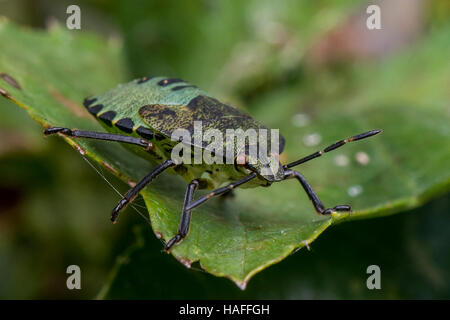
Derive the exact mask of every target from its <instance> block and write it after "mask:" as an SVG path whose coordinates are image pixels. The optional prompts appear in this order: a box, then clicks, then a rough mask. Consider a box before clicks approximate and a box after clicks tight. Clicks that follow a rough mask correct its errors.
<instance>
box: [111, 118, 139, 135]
mask: <svg viewBox="0 0 450 320" xmlns="http://www.w3.org/2000/svg"><path fill="white" fill-rule="evenodd" d="M115 126H116V127H117V128H119V129H120V130H122V131H124V132H127V133H132V132H133V127H134V122H133V120H131V119H130V118H123V119H120V120H119V121H117V122H116V123H115Z"/></svg>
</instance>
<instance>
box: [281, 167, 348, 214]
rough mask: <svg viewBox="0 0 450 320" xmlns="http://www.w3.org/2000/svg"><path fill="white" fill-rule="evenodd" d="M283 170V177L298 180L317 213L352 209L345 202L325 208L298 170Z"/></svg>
mask: <svg viewBox="0 0 450 320" xmlns="http://www.w3.org/2000/svg"><path fill="white" fill-rule="evenodd" d="M284 172H285V173H284V177H285V179H290V178H296V179H297V180H298V181H299V182H300V184H301V185H302V187H303V189H304V190H305V192H306V194H307V195H308V197H309V199H310V200H311V202H312V203H313V206H314V209H315V210H316V212H317V213H319V214H323V215H326V214H332V213H333V212H350V211H351V210H352V209H351V207H350V206H349V205H346V204H345V205H338V206H335V207H334V208H328V209H325V206H324V205H323V203H322V201H320V199H319V197H318V196H317V195H316V193H315V192H314V190H313V189H312V188H311V186H310V185H309V183H308V181H306V179H305V177H304V176H303V175H301V174H300V172H297V171H294V170H285V171H284Z"/></svg>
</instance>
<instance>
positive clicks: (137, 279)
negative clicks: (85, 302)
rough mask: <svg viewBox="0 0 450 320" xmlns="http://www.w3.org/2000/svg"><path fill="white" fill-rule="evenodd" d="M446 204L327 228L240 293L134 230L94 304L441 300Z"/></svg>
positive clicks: (449, 239)
mask: <svg viewBox="0 0 450 320" xmlns="http://www.w3.org/2000/svg"><path fill="white" fill-rule="evenodd" d="M449 201H450V197H449V196H448V195H447V196H443V197H442V198H440V199H436V200H434V201H432V202H430V203H428V204H426V205H425V206H423V207H421V208H418V209H415V210H412V211H409V212H408V213H407V215H406V214H402V215H392V216H389V217H386V218H383V219H370V220H360V221H355V222H353V223H345V224H341V225H340V226H339V228H331V229H330V230H329V231H327V233H326V236H325V237H320V239H318V240H317V241H316V242H314V244H313V248H312V250H311V251H310V252H306V253H304V254H295V255H292V256H290V257H289V259H286V260H285V261H283V262H281V263H279V264H277V265H275V266H273V267H271V268H269V269H268V270H265V271H264V272H262V273H260V274H258V275H256V276H255V277H254V279H252V281H251V284H250V285H249V286H248V288H247V289H246V290H245V291H242V290H239V289H238V288H237V287H235V286H233V285H232V284H231V283H230V282H229V281H223V280H221V279H219V278H212V277H211V276H209V275H208V274H206V273H205V272H200V271H201V270H200V269H199V268H194V270H188V269H186V268H183V266H181V265H179V264H178V263H176V262H175V261H173V259H170V258H169V257H165V256H161V254H159V251H158V248H159V247H160V243H159V242H158V241H157V240H156V239H154V237H153V236H152V235H151V234H148V233H147V232H144V231H145V229H144V228H142V227H140V228H137V230H135V233H136V241H135V243H134V245H132V246H130V247H129V249H128V250H127V251H126V252H124V254H123V255H121V257H120V258H119V259H118V263H117V265H116V268H115V269H114V270H113V272H112V273H111V274H110V277H111V279H112V280H111V281H109V282H108V283H107V286H105V287H104V289H103V290H102V292H101V293H100V294H99V296H98V298H102V299H136V298H139V299H159V300H161V299H178V300H183V299H315V300H317V299H446V298H448V297H449V295H450V283H449V281H448V279H449V277H450V260H449V259H448V256H447V255H446V254H444V253H446V252H448V250H449V249H450V232H449V231H450V216H449V215H448V205H449V203H450V202H449ZM380 230H382V232H380ZM337 248H338V249H337ZM339 248H342V249H339ZM374 264H375V265H378V266H379V267H380V269H381V274H382V276H381V290H368V289H367V286H366V282H367V278H368V276H369V275H368V274H367V267H368V266H370V265H374ZM136 284H139V285H136Z"/></svg>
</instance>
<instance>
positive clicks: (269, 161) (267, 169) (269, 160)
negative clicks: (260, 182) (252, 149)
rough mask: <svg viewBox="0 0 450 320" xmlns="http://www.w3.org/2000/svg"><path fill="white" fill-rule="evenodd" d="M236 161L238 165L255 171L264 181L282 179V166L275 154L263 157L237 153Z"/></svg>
mask: <svg viewBox="0 0 450 320" xmlns="http://www.w3.org/2000/svg"><path fill="white" fill-rule="evenodd" d="M236 163H237V165H238V166H242V167H244V168H246V169H247V170H250V171H252V172H256V173H257V174H258V177H260V178H262V179H264V180H266V181H269V182H275V181H281V180H283V179H284V170H283V166H282V165H281V163H280V160H279V157H278V155H276V154H272V155H271V156H268V157H264V158H262V157H259V156H258V157H256V156H252V155H246V154H243V155H238V156H237V158H236Z"/></svg>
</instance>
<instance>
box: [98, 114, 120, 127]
mask: <svg viewBox="0 0 450 320" xmlns="http://www.w3.org/2000/svg"><path fill="white" fill-rule="evenodd" d="M116 115H117V113H116V112H115V111H107V112H105V113H102V114H101V115H99V116H98V118H99V119H100V120H102V121H103V122H104V123H106V124H107V125H108V126H111V125H112V121H113V120H114V118H115V117H116Z"/></svg>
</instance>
